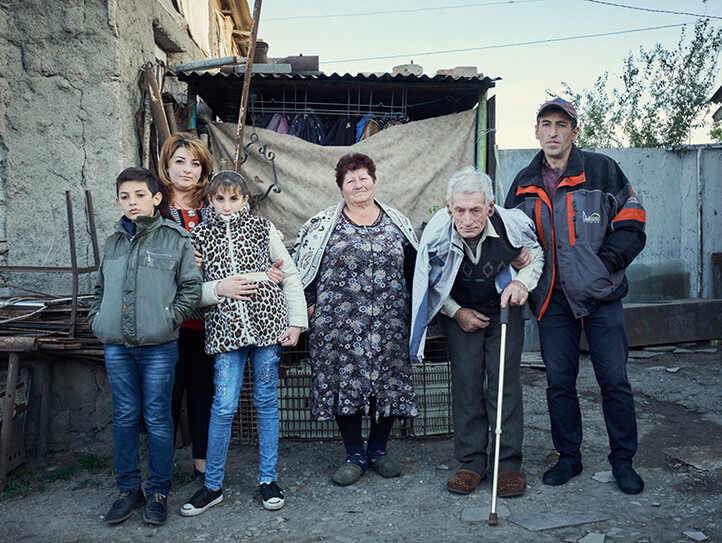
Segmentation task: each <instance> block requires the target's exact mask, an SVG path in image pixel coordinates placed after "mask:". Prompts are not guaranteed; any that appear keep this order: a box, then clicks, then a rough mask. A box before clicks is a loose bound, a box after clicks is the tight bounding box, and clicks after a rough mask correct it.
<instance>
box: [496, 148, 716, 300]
mask: <svg viewBox="0 0 722 543" xmlns="http://www.w3.org/2000/svg"><path fill="white" fill-rule="evenodd" d="M537 152H538V150H537V149H514V150H500V151H499V169H498V176H497V192H498V193H502V194H503V196H501V198H499V194H497V200H498V201H501V202H503V201H504V199H505V197H506V192H507V191H508V190H509V187H510V186H511V184H512V182H513V181H514V177H515V176H516V173H517V172H518V171H519V170H521V169H522V168H523V167H525V166H526V165H528V164H529V162H530V161H531V159H532V158H533V157H534V155H535V154H536V153H537ZM598 152H600V153H603V154H606V155H608V156H610V157H612V158H613V159H614V160H616V161H617V162H618V163H619V165H620V167H621V168H622V171H624V173H625V175H626V176H627V178H628V179H629V181H630V182H631V184H632V187H633V188H634V190H635V191H636V192H637V194H639V196H641V198H642V202H643V204H644V207H645V209H646V211H647V226H646V233H647V245H646V247H645V248H644V250H643V251H642V252H641V253H640V254H639V256H638V257H637V258H636V260H635V262H634V264H633V265H632V266H633V267H634V266H636V267H637V268H638V270H640V269H641V268H642V267H645V268H646V269H648V270H649V271H650V273H652V274H656V273H660V272H662V273H670V274H676V273H678V272H679V274H680V277H679V280H680V281H683V280H684V278H683V277H682V275H684V276H685V277H687V278H688V285H689V286H688V288H686V287H685V288H684V289H683V290H684V292H683V294H684V296H681V297H689V298H712V297H714V285H713V280H712V263H711V254H712V253H713V252H722V221H721V220H720V216H719V213H720V211H719V210H720V209H721V208H722V187H721V186H720V183H719V179H720V178H722V147H720V146H690V147H688V148H685V149H683V150H680V151H669V150H666V149H599V150H598ZM633 271H634V270H631V269H630V275H632V273H633ZM675 280H676V279H675ZM673 290H674V292H679V291H680V289H678V288H675V289H673ZM630 294H634V293H633V292H631V293H630ZM659 295H660V296H661V297H664V296H665V292H659ZM641 301H644V300H641Z"/></svg>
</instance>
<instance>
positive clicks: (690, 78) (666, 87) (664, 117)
mask: <svg viewBox="0 0 722 543" xmlns="http://www.w3.org/2000/svg"><path fill="white" fill-rule="evenodd" d="M720 52H722V28H719V29H715V28H713V27H711V26H710V23H709V19H699V20H697V22H696V23H695V25H694V34H693V36H692V37H691V39H690V40H687V39H686V27H684V28H683V29H682V32H681V34H680V38H679V42H678V44H677V49H674V50H668V49H665V48H664V47H662V45H661V44H659V43H658V44H657V45H656V46H654V47H653V48H652V49H650V50H648V51H646V50H644V48H640V49H639V56H635V55H634V54H633V53H632V52H630V53H629V56H628V57H627V58H626V59H625V60H624V63H623V67H622V74H621V76H613V75H610V74H609V72H605V73H604V74H602V75H600V76H599V78H598V79H597V81H596V82H595V84H594V86H593V87H592V88H591V89H587V90H584V91H582V92H580V93H577V92H575V91H574V90H573V89H572V88H571V87H570V86H569V85H568V84H567V83H566V82H564V83H562V87H563V89H564V93H563V94H566V96H568V97H569V100H570V101H571V102H572V103H574V105H575V106H576V107H577V111H578V112H579V125H580V131H579V136H578V140H577V142H578V144H579V145H580V146H582V147H614V146H629V147H668V146H671V145H679V144H683V143H687V142H688V141H689V138H690V135H691V133H692V130H694V129H696V128H699V127H704V126H707V125H709V124H710V123H711V120H710V119H709V118H708V117H709V115H707V113H708V110H709V105H710V102H709V97H710V96H711V95H712V93H713V92H714V88H713V86H714V84H715V76H716V74H717V71H718V57H719V54H720ZM610 79H611V80H612V81H614V83H615V84H612V83H611V82H610ZM616 79H618V81H615V80H616ZM547 93H548V94H549V95H550V96H556V95H558V94H557V93H552V92H550V91H549V90H547ZM710 136H711V137H712V138H713V139H716V140H718V141H722V128H720V127H719V126H717V127H713V129H712V130H711V131H710Z"/></svg>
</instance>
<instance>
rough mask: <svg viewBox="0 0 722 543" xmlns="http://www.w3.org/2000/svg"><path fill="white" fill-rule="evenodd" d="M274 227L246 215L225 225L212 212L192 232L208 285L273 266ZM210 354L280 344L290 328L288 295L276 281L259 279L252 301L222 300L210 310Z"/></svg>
mask: <svg viewBox="0 0 722 543" xmlns="http://www.w3.org/2000/svg"><path fill="white" fill-rule="evenodd" d="M270 230H271V223H270V221H269V220H268V219H266V218H264V217H258V216H256V215H251V214H249V213H248V212H247V211H243V212H241V213H240V214H239V215H236V214H234V215H233V216H232V217H231V219H230V221H228V222H227V221H225V220H224V219H223V218H222V217H221V216H219V215H218V214H217V213H215V212H214V211H213V210H212V209H208V211H207V215H206V218H205V219H204V221H203V222H202V223H201V224H199V225H198V226H197V227H196V228H194V229H193V230H192V231H191V241H192V243H193V247H194V249H196V250H197V251H199V252H200V253H201V255H202V258H203V266H202V270H201V271H202V273H203V281H216V280H221V279H225V278H227V277H232V276H234V275H241V274H244V273H251V272H265V271H266V270H267V269H268V268H270V267H271V256H270V252H269V241H270ZM204 320H205V323H206V352H207V353H208V354H211V355H212V354H217V353H224V352H229V351H235V350H237V349H239V348H241V347H245V346H248V345H255V346H257V347H267V346H269V345H275V344H277V343H278V338H279V336H280V335H281V334H282V333H283V332H284V331H285V330H286V329H287V328H288V308H287V306H286V300H285V298H284V296H283V291H282V290H281V288H280V287H279V286H278V285H275V284H274V283H272V282H271V281H260V282H259V283H258V292H256V294H254V295H252V296H251V300H250V301H241V300H233V299H231V298H223V301H222V302H221V303H220V304H217V305H213V306H210V307H207V308H206V309H205V316H204Z"/></svg>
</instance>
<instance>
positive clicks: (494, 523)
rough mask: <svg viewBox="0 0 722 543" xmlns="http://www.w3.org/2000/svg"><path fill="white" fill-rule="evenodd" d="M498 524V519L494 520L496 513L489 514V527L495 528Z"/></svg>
mask: <svg viewBox="0 0 722 543" xmlns="http://www.w3.org/2000/svg"><path fill="white" fill-rule="evenodd" d="M497 524H499V519H497V518H496V513H491V514H490V515H489V526H496V525H497Z"/></svg>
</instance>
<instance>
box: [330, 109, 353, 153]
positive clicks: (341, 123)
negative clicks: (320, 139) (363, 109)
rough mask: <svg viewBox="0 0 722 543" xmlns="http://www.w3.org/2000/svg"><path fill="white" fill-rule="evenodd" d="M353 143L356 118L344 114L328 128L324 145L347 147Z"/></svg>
mask: <svg viewBox="0 0 722 543" xmlns="http://www.w3.org/2000/svg"><path fill="white" fill-rule="evenodd" d="M354 143H356V119H352V118H351V117H349V116H348V115H344V116H343V117H339V118H338V119H337V120H336V122H335V123H333V125H332V126H331V128H329V130H328V134H327V135H326V143H325V144H324V145H333V146H337V147H348V146H349V145H353V144H354Z"/></svg>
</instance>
